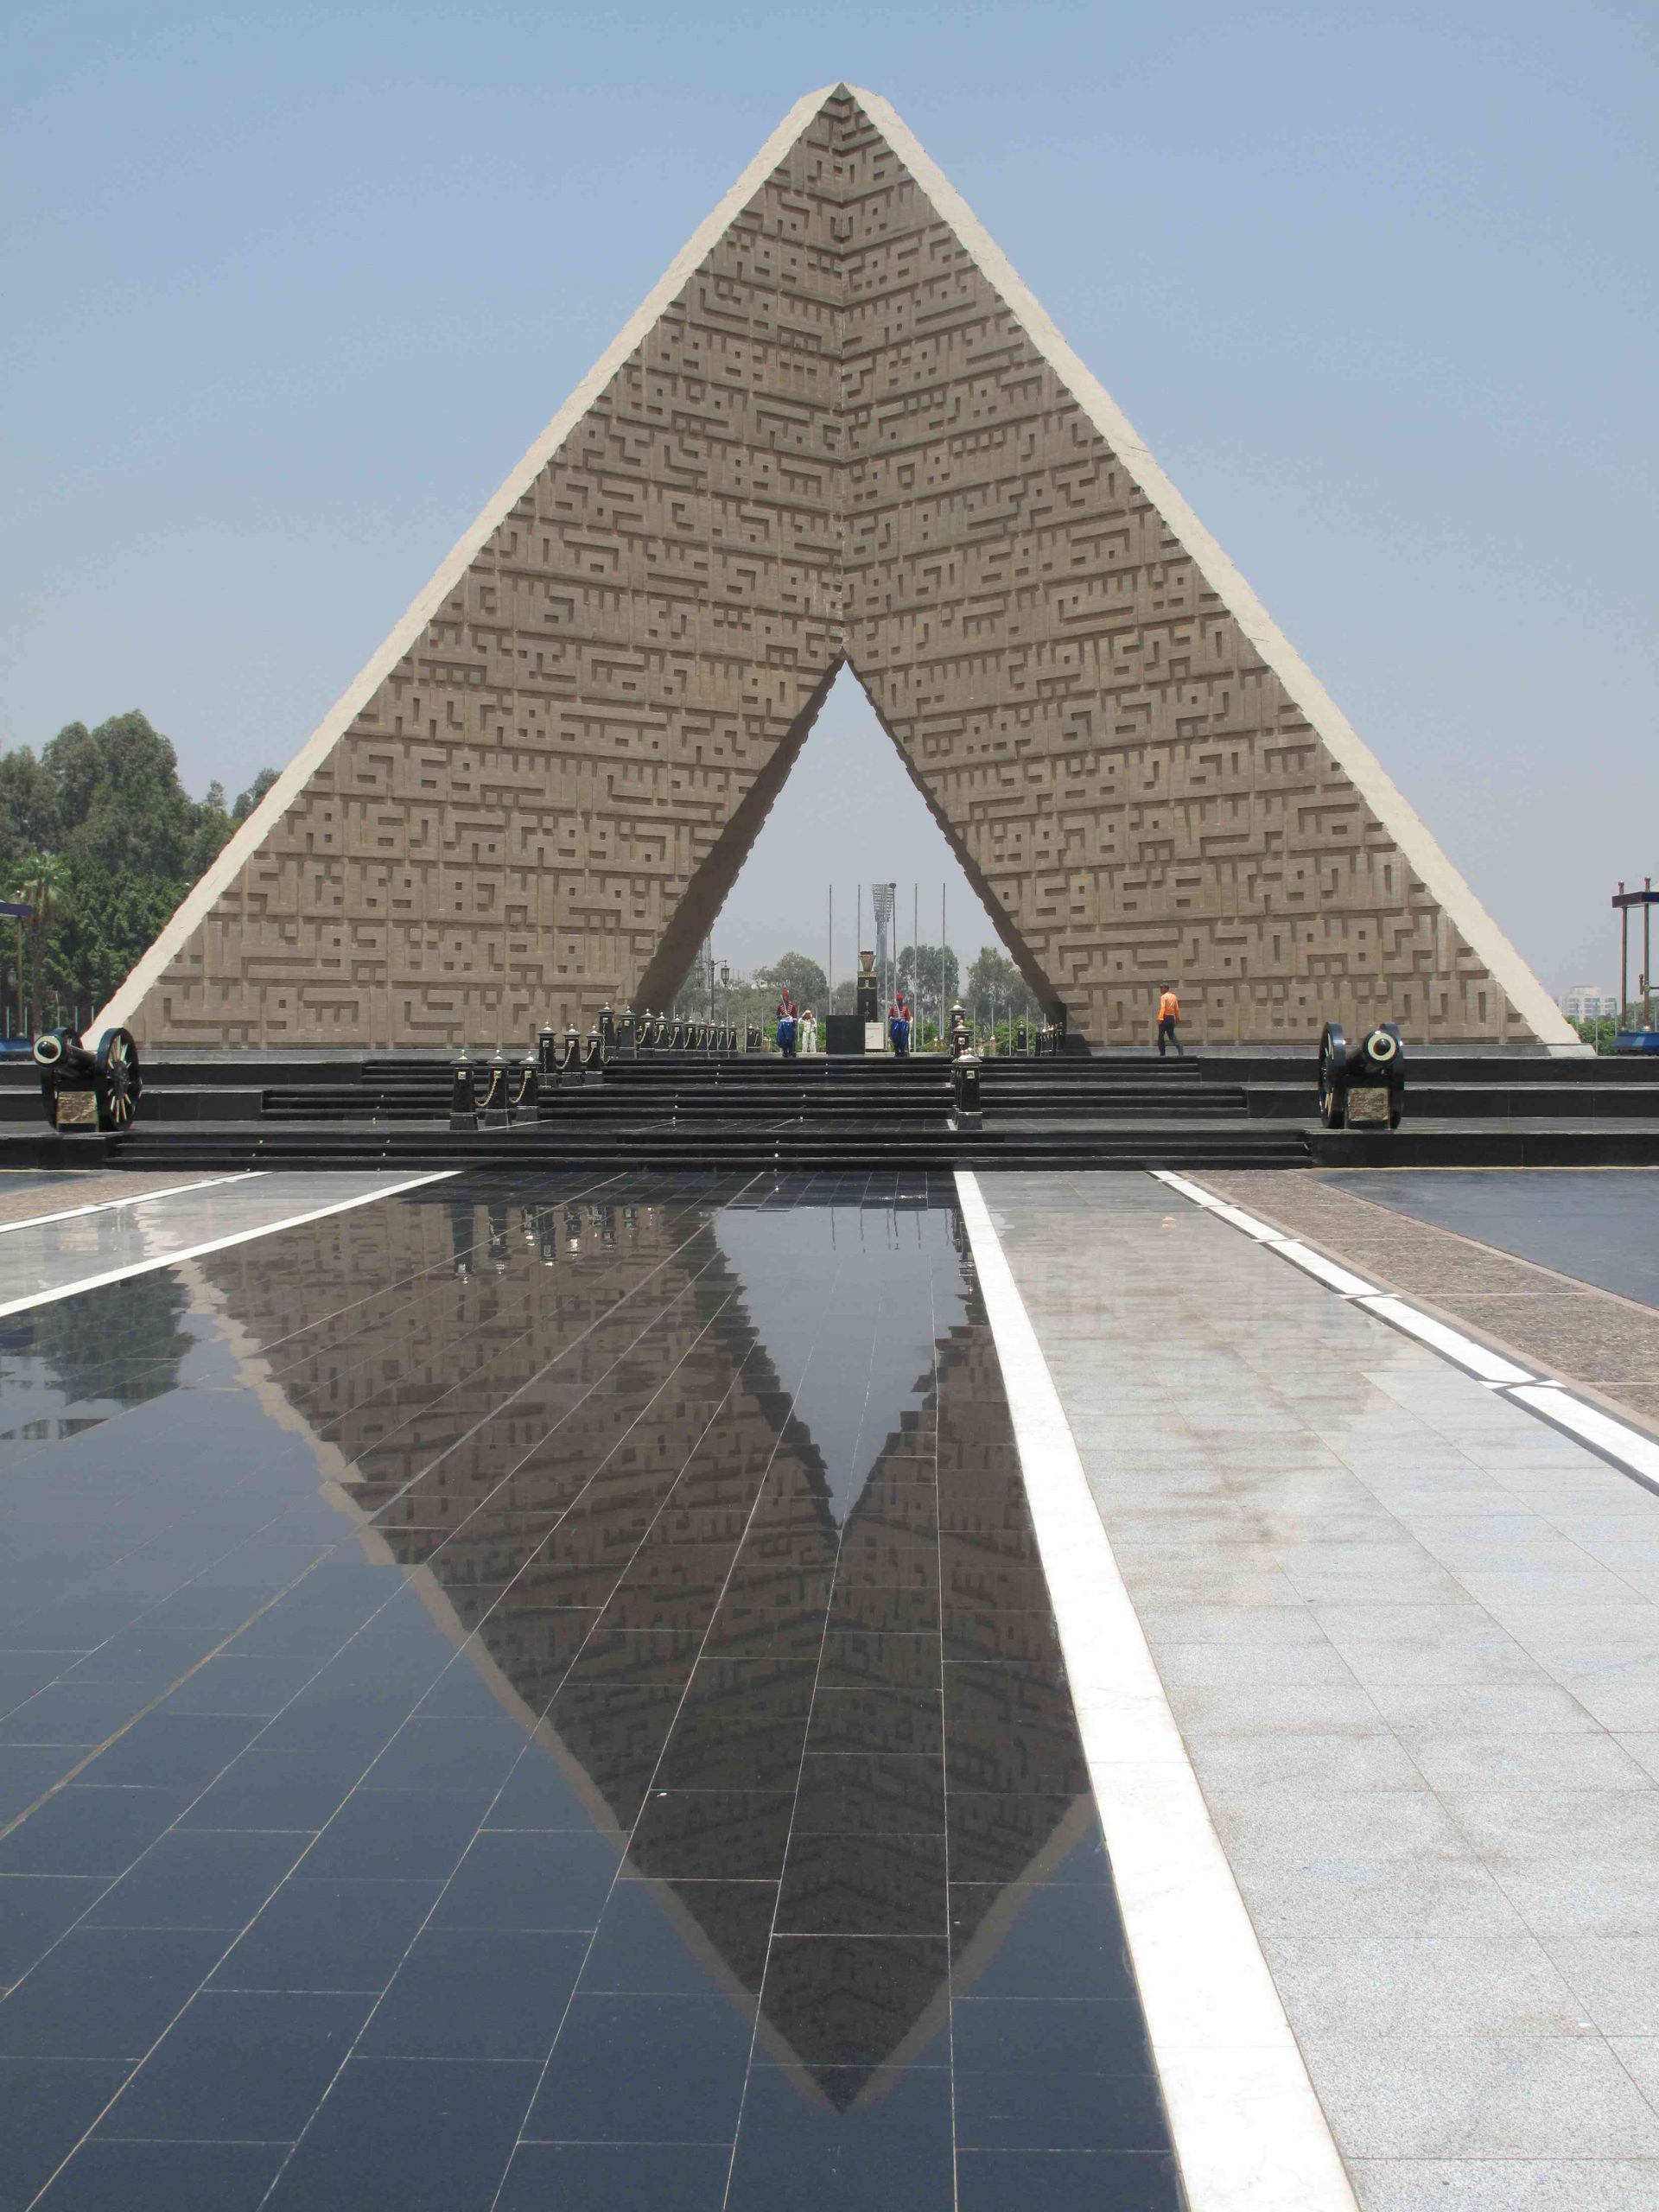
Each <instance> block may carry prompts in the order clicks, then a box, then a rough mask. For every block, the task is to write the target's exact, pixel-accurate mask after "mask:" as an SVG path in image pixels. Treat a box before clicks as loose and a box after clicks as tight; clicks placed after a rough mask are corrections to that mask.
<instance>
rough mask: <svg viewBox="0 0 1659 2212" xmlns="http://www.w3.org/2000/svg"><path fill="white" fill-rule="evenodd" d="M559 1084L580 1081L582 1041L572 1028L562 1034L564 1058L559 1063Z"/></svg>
mask: <svg viewBox="0 0 1659 2212" xmlns="http://www.w3.org/2000/svg"><path fill="white" fill-rule="evenodd" d="M559 1080H560V1082H561V1083H580V1082H581V1081H582V1039H581V1038H580V1037H578V1036H577V1034H576V1033H575V1028H574V1027H572V1028H569V1029H567V1030H566V1031H565V1033H564V1056H563V1058H562V1059H561V1060H560V1062H559Z"/></svg>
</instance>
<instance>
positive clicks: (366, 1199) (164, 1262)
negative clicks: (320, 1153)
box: [0, 1167, 461, 1319]
mask: <svg viewBox="0 0 1659 2212" xmlns="http://www.w3.org/2000/svg"><path fill="white" fill-rule="evenodd" d="M460 1173H461V1170H460V1168H458V1167H435V1168H433V1169H432V1170H431V1172H430V1173H428V1174H425V1175H410V1176H409V1177H407V1178H406V1179H405V1180H404V1181H403V1182H401V1183H383V1184H382V1185H381V1186H380V1187H379V1189H378V1190H375V1191H362V1192H359V1194H358V1196H357V1197H356V1198H336V1199H335V1200H334V1202H333V1204H332V1205H326V1206H313V1207H311V1208H310V1209H309V1211H307V1212H305V1213H290V1214H284V1215H283V1217H282V1219H281V1220H280V1221H266V1222H262V1223H261V1224H260V1225H259V1226H258V1228H257V1229H238V1230H237V1231H236V1232H235V1234H234V1235H233V1236H210V1237H209V1238H208V1239H207V1242H206V1243H202V1244H185V1245H181V1247H180V1249H178V1250H177V1251H176V1252H156V1253H152V1254H151V1255H150V1256H149V1258H148V1259H145V1260H135V1261H133V1262H132V1263H131V1265H130V1266H129V1267H124V1268H108V1269H107V1270H106V1271H105V1273H104V1274H96V1275H86V1276H83V1278H82V1279H81V1281H79V1282H67V1283H62V1284H60V1285H59V1286H58V1287H57V1288H55V1289H54V1290H39V1291H35V1292H34V1293H33V1294H31V1295H30V1296H29V1297H28V1298H13V1299H9V1300H7V1301H6V1303H5V1304H4V1305H0V1319H5V1317H6V1316H7V1315H8V1314H11V1313H29V1311H30V1310H31V1309H32V1308H33V1307H35V1306H55V1305H56V1304H57V1302H58V1300H60V1299H62V1298H79V1296H80V1294H81V1293H82V1291H84V1290H102V1289H103V1288H104V1287H105V1285H106V1284H109V1283H112V1282H126V1281H129V1280H130V1278H131V1277H132V1276H133V1275H148V1274H155V1272H156V1269H157V1268H176V1267H180V1266H181V1265H182V1264H183V1263H184V1262H185V1261H187V1260H200V1259H202V1258H204V1257H205V1256H206V1255H207V1254H208V1253H209V1252H224V1251H228V1249H230V1247H231V1246H232V1244H251V1243H252V1242H253V1240H254V1238H255V1237H256V1236H276V1234H277V1231H278V1230H283V1229H301V1228H303V1226H304V1225H305V1224H306V1223H307V1222H308V1221H321V1220H322V1219H323V1218H324V1217H326V1216H327V1215H328V1214H331V1213H349V1212H350V1211H351V1210H352V1208H353V1206H367V1205H373V1204H374V1202H375V1200H376V1199H377V1198H396V1197H397V1194H398V1192H400V1191H418V1190H419V1189H420V1188H421V1186H422V1185H423V1184H424V1183H442V1182H447V1181H448V1179H449V1177H450V1176H452V1175H459V1174H460Z"/></svg>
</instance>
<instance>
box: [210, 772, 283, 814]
mask: <svg viewBox="0 0 1659 2212" xmlns="http://www.w3.org/2000/svg"><path fill="white" fill-rule="evenodd" d="M276 781H277V771H276V770H275V769H274V768H262V769H261V770H260V771H259V772H258V774H257V776H256V777H255V778H254V779H253V781H252V782H251V784H250V785H248V788H247V789H246V791H242V792H240V793H239V794H238V798H237V802H236V804H235V805H234V806H233V807H232V809H231V819H232V822H245V821H246V820H247V818H248V817H249V816H250V815H251V813H252V812H253V810H254V808H255V807H256V806H257V805H258V804H259V802H260V800H261V799H262V798H264V795H265V793H266V792H267V791H269V790H270V787H271V785H273V784H274V783H275V782H276ZM209 796H210V797H211V796H212V794H211V792H210V793H209Z"/></svg>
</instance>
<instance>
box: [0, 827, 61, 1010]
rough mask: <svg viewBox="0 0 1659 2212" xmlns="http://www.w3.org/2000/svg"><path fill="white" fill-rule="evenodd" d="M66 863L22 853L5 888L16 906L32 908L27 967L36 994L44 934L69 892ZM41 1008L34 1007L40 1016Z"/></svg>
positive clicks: (51, 856)
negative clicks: (31, 973)
mask: <svg viewBox="0 0 1659 2212" xmlns="http://www.w3.org/2000/svg"><path fill="white" fill-rule="evenodd" d="M69 880H70V874H69V863H68V861H67V860H66V859H65V858H64V857H63V855H62V854H61V853H25V854H23V855H21V856H20V857H19V859H18V860H17V861H15V862H14V864H13V867H12V870H11V874H10V880H9V881H8V884H7V894H8V896H9V897H10V898H12V899H16V900H17V901H18V902H19V904H21V905H23V906H32V907H33V908H34V910H35V911H34V912H33V914H32V915H31V916H30V917H29V966H30V969H31V970H32V972H33V975H34V979H35V991H36V993H37V994H40V993H41V992H42V989H43V986H44V983H45V952H46V933H47V931H48V930H49V929H50V928H51V926H52V924H53V922H54V920H55V919H56V918H57V917H58V916H59V915H60V913H61V912H62V911H63V905H64V901H65V899H66V898H67V894H68V890H69ZM35 1013H36V1014H40V1013H41V1006H37V1007H35ZM23 1014H24V1004H23V925H22V917H21V916H20V917H19V918H18V923H17V1027H18V1028H19V1029H20V1030H21V1029H22V1027H23V1026H24V1023H23Z"/></svg>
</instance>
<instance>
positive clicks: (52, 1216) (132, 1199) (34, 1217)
mask: <svg viewBox="0 0 1659 2212" xmlns="http://www.w3.org/2000/svg"><path fill="white" fill-rule="evenodd" d="M267 1172H268V1171H267V1170H266V1169H264V1168H263V1167H249V1168H243V1167H238V1169H237V1171H236V1173H234V1174H233V1175H204V1176H203V1177H202V1179H200V1182H197V1183H168V1184H165V1185H163V1186H162V1189H160V1190H159V1191H129V1192H128V1193H127V1195H126V1197H125V1198H100V1199H99V1202H98V1204H97V1205H91V1206H60V1207H59V1209H58V1211H56V1213H32V1214H30V1215H29V1216H28V1217H27V1218H26V1219H25V1220H22V1221H0V1236H10V1234H11V1232H12V1230H14V1229H41V1228H44V1226H45V1225H46V1224H47V1223H48V1222H50V1221H73V1220H74V1219H75V1218H76V1217H78V1216H79V1215H81V1214H84V1213H108V1212H110V1211H111V1209H112V1208H114V1207H116V1206H139V1205H145V1204H146V1203H147V1202H148V1201H149V1199H151V1198H182V1196H183V1195H184V1193H185V1192H187V1191H207V1190H211V1189H212V1188H213V1185H214V1184H215V1183H251V1182H252V1180H253V1179H254V1177H255V1176H256V1175H264V1174H265V1173H267Z"/></svg>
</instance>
